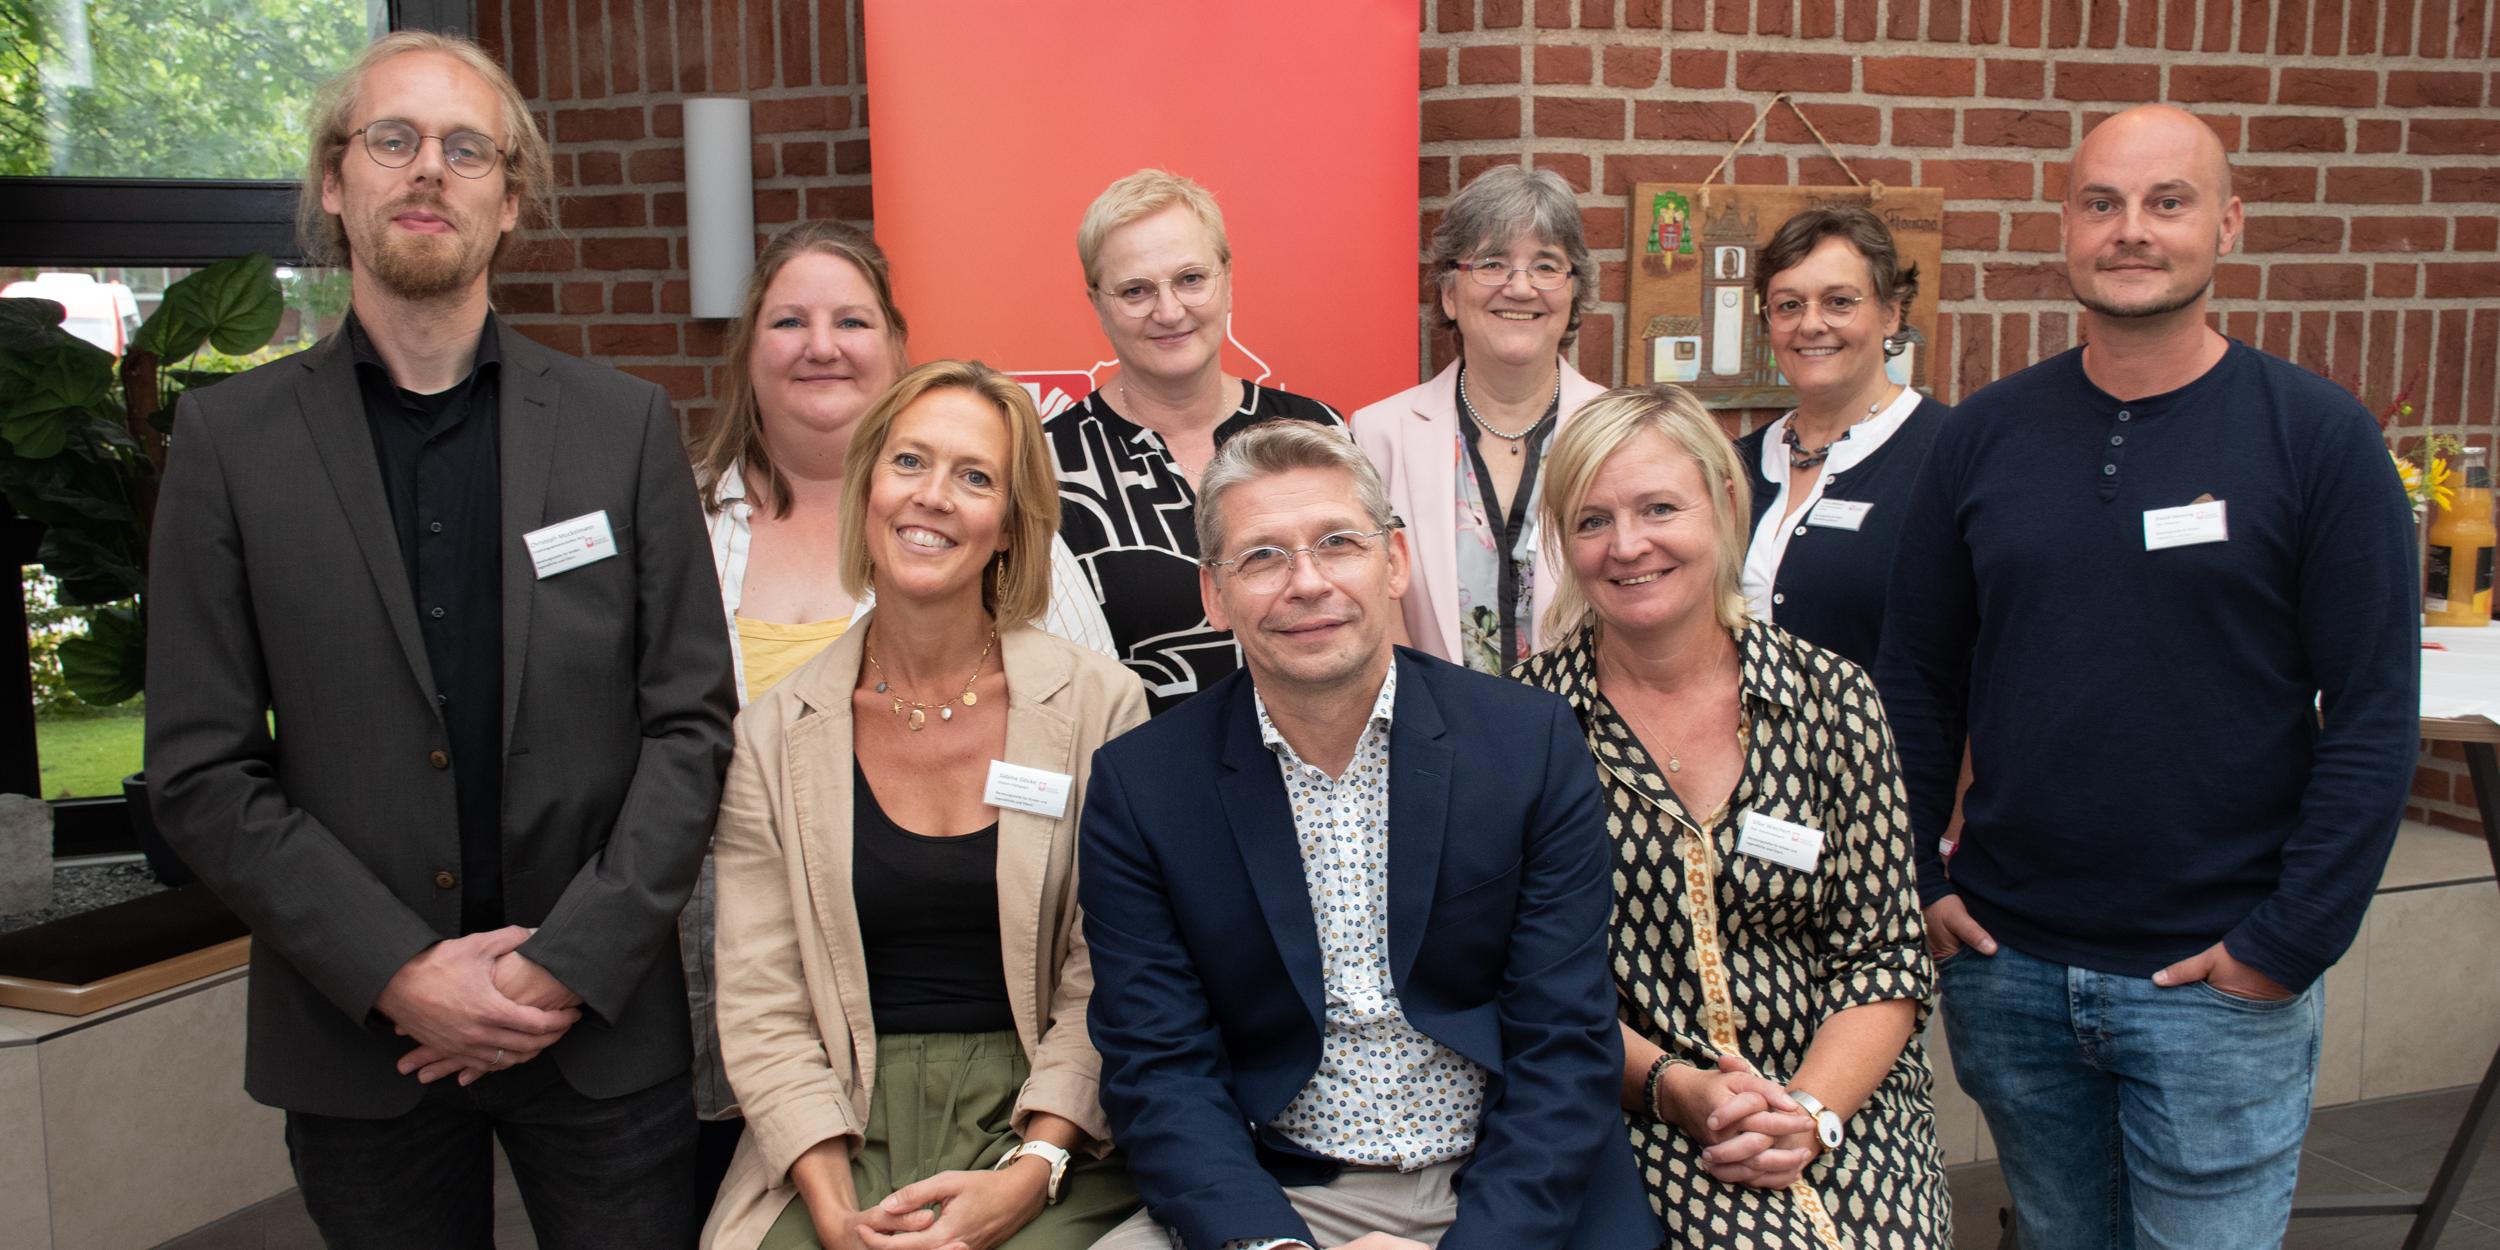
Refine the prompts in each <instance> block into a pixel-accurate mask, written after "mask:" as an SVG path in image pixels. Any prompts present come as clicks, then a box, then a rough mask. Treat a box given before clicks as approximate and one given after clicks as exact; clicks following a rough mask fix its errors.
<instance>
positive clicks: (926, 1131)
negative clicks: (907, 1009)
mask: <svg viewBox="0 0 2500 1250" xmlns="http://www.w3.org/2000/svg"><path fill="white" fill-rule="evenodd" d="M1031 1071H1032V1069H1031V1066H1030V1065H1029V1064H1027V1063H1026V1062H1025V1058H1024V1047H1023V1046H1022V1045H1021V1044H1020V1043H1018V1042H1017V1040H1016V1035H1015V1034H1013V1033H906V1034H902V1035H899V1036H890V1037H880V1038H878V1039H877V1088H876V1093H875V1094H874V1095H873V1096H872V1097H871V1098H870V1099H869V1103H868V1130H867V1140H866V1141H865V1142H863V1143H862V1144H861V1146H860V1150H859V1156H858V1157H857V1158H855V1159H853V1160H852V1161H851V1186H852V1190H853V1192H854V1193H855V1194H856V1195H857V1197H858V1201H859V1205H860V1209H862V1210H866V1209H867V1208H868V1206H869V1205H870V1204H872V1203H877V1202H882V1201H884V1200H885V1196H886V1195H887V1194H890V1193H893V1192H894V1191H895V1190H897V1189H901V1188H902V1187H903V1186H905V1185H908V1184H911V1183H912V1182H914V1181H921V1180H927V1179H928V1178H929V1177H932V1176H935V1175H937V1174H938V1173H940V1172H955V1171H966V1172H969V1171H981V1170H984V1169H987V1168H989V1167H991V1166H992V1165H994V1164H996V1163H997V1162H998V1161H999V1160H1000V1159H1001V1158H1004V1157H1005V1156H1006V1154H1007V1152H1008V1151H1009V1150H1012V1149H1014V1148H1015V1146H1016V1143H1017V1142H1018V1141H1020V1140H1021V1139H1020V1138H1018V1137H1017V1136H1016V1133H1015V1130H1014V1129H1013V1128H1012V1127H1010V1123H1009V1122H1010V1120H1011V1118H1012V1117H1013V1115H1014V1113H1015V1106H1016V1094H1017V1092H1018V1091H1019V1090H1021V1089H1023V1088H1024V1081H1025V1078H1026V1077H1027V1076H1028V1075H1030V1073H1031ZM1136 1209H1137V1191H1136V1190H1134V1189H1132V1188H1130V1187H1129V1183H1128V1172H1127V1170H1126V1169H1125V1168H1124V1167H1122V1166H1121V1163H1120V1156H1119V1155H1118V1154H1117V1153H1114V1154H1112V1155H1110V1156H1108V1157H1106V1158H1101V1159H1096V1158H1092V1157H1090V1156H1088V1155H1085V1154H1083V1153H1079V1154H1078V1155H1077V1156H1076V1157H1075V1158H1073V1159H1070V1160H1069V1161H1068V1174H1067V1178H1066V1179H1065V1180H1064V1181H1062V1182H1061V1184H1060V1187H1059V1201H1058V1202H1056V1203H1054V1204H1052V1205H1050V1206H1046V1207H1043V1208H1042V1213H1041V1214H1040V1215H1037V1216H1035V1217H1033V1222H1032V1223H1030V1224H1027V1225H1025V1226H1024V1227H1023V1228H1021V1229H1018V1230H1017V1231H1016V1234H1015V1236H1013V1237H1010V1238H1008V1239H1007V1240H1006V1241H1005V1242H1003V1243H1001V1244H1000V1246H999V1248H998V1250H1086V1247H1088V1246H1091V1245H1093V1244H1094V1241H1095V1240H1096V1239H1097V1238H1099V1237H1101V1236H1102V1235H1103V1234H1104V1233H1107V1232H1109V1231H1111V1230H1112V1228H1114V1227H1116V1226H1117V1225H1118V1224H1119V1223H1120V1221H1122V1220H1124V1219H1127V1218H1128V1216H1129V1213H1131V1212H1133V1211H1135V1210H1136ZM818 1247H819V1243H818V1242H817V1240H816V1226H815V1224H814V1223H813V1222H812V1221H810V1220H809V1219H808V1215H807V1203H806V1202H805V1201H803V1200H801V1199H797V1198H793V1199H791V1200H790V1205H789V1206H787V1207H784V1208H782V1212H781V1218H779V1219H777V1220H775V1221H773V1227H772V1231H770V1232H768V1233H766V1234H764V1240H763V1242H762V1243H761V1244H760V1245H759V1246H758V1247H757V1250H818Z"/></svg>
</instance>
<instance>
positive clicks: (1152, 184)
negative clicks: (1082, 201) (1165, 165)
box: [1076, 169, 1233, 288]
mask: <svg viewBox="0 0 2500 1250" xmlns="http://www.w3.org/2000/svg"><path fill="white" fill-rule="evenodd" d="M1175 204H1178V205H1180V206H1181V207H1183V208H1186V209H1188V210H1189V213H1190V216H1193V217H1196V218H1197V219H1198V224H1199V225H1201V226H1204V227H1206V230H1207V237H1208V238H1209V239H1212V240H1214V241H1215V263H1217V264H1219V265H1229V264H1231V263H1233V245H1232V241H1231V240H1230V239H1228V238H1226V237H1225V235H1224V210H1222V209H1220V208H1217V207H1216V206H1215V197H1214V196H1213V195H1210V194H1208V192H1207V189H1206V188H1205V187H1202V186H1199V185H1198V184H1197V183H1195V182H1192V181H1190V180H1189V179H1187V178H1183V177H1181V176H1180V175H1179V174H1175V173H1167V172H1165V171H1163V170H1160V169H1141V170H1138V171H1137V172H1136V173H1133V174H1130V175H1129V176H1128V177H1126V178H1122V179H1120V180H1119V181H1118V182H1114V183H1112V184H1111V185H1110V186H1107V187H1104V188H1103V189H1102V194H1100V195H1097V196H1095V197H1094V202H1093V203H1091V204H1088V205H1086V206H1085V220H1083V221H1081V222H1079V223H1077V227H1076V259H1077V263H1078V264H1081V265H1083V266H1084V267H1085V285H1086V286H1087V287H1089V288H1090V287H1093V286H1095V285H1097V284H1099V283H1100V282H1101V281H1102V275H1101V274H1099V273H1096V272H1094V260H1095V258H1096V257H1098V256H1100V255H1101V254H1102V243H1103V240H1105V239H1108V238H1110V237H1111V232H1112V231H1114V230H1117V229H1119V228H1120V227H1122V226H1125V225H1128V224H1129V223H1131V222H1134V221H1139V220H1142V219H1144V218H1147V217H1151V216H1153V215H1154V214H1156V213H1159V212H1162V211H1163V210H1164V209H1167V208H1170V207H1171V206H1173V205H1175Z"/></svg>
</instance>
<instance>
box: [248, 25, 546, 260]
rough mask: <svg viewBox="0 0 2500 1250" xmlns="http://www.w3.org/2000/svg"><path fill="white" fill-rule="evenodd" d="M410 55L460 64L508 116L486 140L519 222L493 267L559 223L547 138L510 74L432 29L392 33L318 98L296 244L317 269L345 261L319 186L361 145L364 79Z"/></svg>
mask: <svg viewBox="0 0 2500 1250" xmlns="http://www.w3.org/2000/svg"><path fill="white" fill-rule="evenodd" d="M411 52H431V53H434V54H435V55H437V56H447V57H450V58H451V59H452V60H455V61H458V62H460V64H461V67H462V68H464V69H466V70H468V71H469V72H470V73H472V74H475V75H477V76H478V78H479V79H480V80H481V81H483V82H485V84H486V85H487V87H488V88H489V89H490V90H492V91H493V92H494V93H495V99H496V101H497V104H498V107H499V109H500V110H501V112H502V113H503V116H502V117H501V118H499V119H498V120H497V121H496V122H495V126H496V128H497V130H498V132H499V133H496V134H493V135H489V136H488V138H491V139H493V140H494V141H495V142H496V143H498V144H500V145H502V147H503V160H502V161H500V162H499V163H497V165H496V166H495V172H496V173H499V174H501V175H503V189H504V194H506V195H509V196H511V197H513V199H515V200H517V201H519V203H520V205H521V220H520V224H518V225H517V226H515V227H514V228H513V229H511V230H509V231H506V232H505V233H504V236H503V238H502V239H501V240H499V241H498V242H497V243H496V244H495V255H494V263H496V264H501V263H502V262H503V261H504V259H505V258H506V257H508V256H510V255H511V253H512V249H513V248H515V247H517V246H519V243H518V240H519V239H520V237H521V232H522V231H524V230H529V229H534V228H537V227H541V226H547V225H550V224H552V223H553V222H554V221H555V211H554V210H555V185H556V178H555V164H554V160H553V158H552V157H550V156H549V155H548V148H547V137H546V136H545V135H542V134H540V133H539V132H538V123H537V122H535V121H532V120H531V119H530V108H529V102H528V101H527V100H524V99H522V98H521V89H520V87H518V86H517V85H515V84H514V83H513V81H512V75H510V74H508V73H505V72H504V67H503V66H502V65H500V64H498V63H497V62H496V60H495V58H494V57H493V56H491V55H489V54H488V53H487V51H486V50H485V49H484V48H481V47H479V46H477V44H476V43H474V42H472V41H470V40H467V39H463V38H461V37H459V36H457V35H441V34H436V33H435V32H433V31H430V30H395V31H392V32H391V33H390V34H387V35H384V36H382V37H381V38H379V39H376V40H374V41H373V42H372V43H370V44H367V45H366V46H365V50H364V51H363V52H362V53H360V54H358V56H357V57H356V62H355V64H353V65H350V66H348V67H347V68H346V69H345V70H342V71H340V73H339V74H338V76H337V77H335V78H332V79H330V80H329V81H328V82H325V83H323V84H321V86H320V88H319V89H318V90H316V91H315V92H314V93H313V100H312V108H311V117H310V120H311V123H312V125H311V129H312V150H311V152H310V153H309V154H308V155H307V156H306V158H305V161H304V185H303V188H302V189H301V190H300V191H299V192H297V194H296V197H295V235H296V240H297V241H298V242H300V243H301V244H303V247H304V259H305V260H307V261H308V262H310V263H312V264H315V265H339V264H344V263H346V261H347V259H348V255H347V252H348V247H347V229H346V227H345V226H342V225H341V224H340V223H339V219H338V214H336V213H332V212H328V211H326V210H324V209H323V208H322V207H321V186H322V180H323V179H325V178H328V177H330V176H331V175H334V174H337V173H338V172H339V162H340V161H341V160H343V159H344V158H345V157H346V155H347V150H348V148H349V147H350V146H351V145H353V144H354V143H355V141H356V140H355V138H354V135H353V134H352V132H353V131H354V130H355V129H356V127H355V125H354V123H355V119H356V110H357V109H358V108H360V107H362V106H363V103H364V88H365V75H367V74H370V73H372V72H373V67H375V66H377V65H380V64H381V63H382V62H384V61H387V60H390V59H391V58H393V57H397V56H405V55H407V54H408V53H411ZM446 176H457V175H449V174H448V173H447V175H446Z"/></svg>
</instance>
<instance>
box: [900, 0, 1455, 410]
mask: <svg viewBox="0 0 2500 1250" xmlns="http://www.w3.org/2000/svg"><path fill="white" fill-rule="evenodd" d="M865 25H866V29H867V36H866V42H867V48H868V88H869V89H868V95H869V99H870V100H871V101H872V102H873V103H872V105H871V107H870V110H869V136H870V145H871V150H872V151H873V152H874V154H875V155H874V159H875V161H876V177H875V180H874V194H875V197H876V215H877V216H876V229H877V240H878V242H880V243H881V244H883V245H884V247H885V249H886V252H887V253H888V254H889V255H890V256H891V257H892V258H893V261H894V273H895V280H896V287H897V290H896V298H897V299H898V300H899V301H900V302H901V304H902V307H903V311H904V313H905V315H907V316H908V317H909V318H910V319H911V325H912V343H911V347H912V357H913V358H914V359H915V360H933V359H937V358H939V357H944V356H962V357H970V358H974V359H978V360H982V361H986V362H988V363H989V364H991V365H993V366H996V367H998V368H1000V369H1005V370H1007V371H1009V372H1012V373H1015V374H1017V375H1018V376H1020V377H1022V378H1023V379H1024V380H1025V381H1026V383H1027V384H1028V385H1029V386H1031V387H1032V388H1034V389H1035V391H1036V392H1037V398H1038V399H1039V400H1040V402H1041V403H1042V410H1043V412H1044V414H1045V415H1047V414H1049V413H1051V412H1054V411H1056V410H1057V409H1059V408H1063V407H1065V406H1067V405H1068V404H1070V403H1073V402H1074V401H1075V400H1077V399H1079V398H1082V397H1083V396H1084V394H1085V393H1086V391H1087V389H1089V387H1090V386H1091V385H1092V384H1093V383H1094V382H1097V381H1108V380H1110V378H1111V377H1112V376H1113V375H1114V373H1115V370H1116V366H1115V365H1114V364H1113V362H1112V361H1111V359H1110V357H1111V348H1110V344H1109V342H1108V341H1107V340H1105V339H1104V337H1103V334H1102V329H1101V326H1100V324H1099V323H1098V322H1097V320H1096V318H1095V316H1094V312H1093V308H1092V305H1091V303H1090V301H1088V299H1087V298H1086V292H1085V275H1084V272H1083V270H1082V268H1081V267H1080V266H1079V265H1078V263H1077V257H1076V227H1077V222H1078V221H1079V219H1081V218H1082V217H1083V216H1084V213H1085V206H1086V205H1088V204H1090V203H1092V202H1093V199H1094V197H1095V196H1096V195H1098V194H1100V193H1101V191H1102V189H1103V188H1104V187H1106V186H1108V185H1110V183H1111V182H1112V180H1114V179H1116V178H1119V177H1122V176H1123V175H1126V174H1129V173H1133V172H1135V171H1136V170H1138V169H1140V168H1144V167H1147V166H1156V167H1160V168H1164V169H1168V170H1170V171H1172V172H1173V173H1177V174H1182V175H1185V176H1187V177H1190V178H1193V179H1196V180H1197V181H1198V182H1199V183H1201V184H1202V185H1204V186H1205V187H1206V188H1207V189H1208V190H1209V191H1212V192H1213V193H1214V194H1215V197H1216V201H1217V202H1218V203H1219V204H1220V205H1221V206H1222V207H1223V210H1224V224H1225V229H1226V232H1227V233H1228V235H1229V236H1230V238H1231V242H1232V249H1233V268H1232V274H1231V282H1232V291H1233V324H1232V343H1231V346H1230V347H1229V348H1228V350H1227V352H1226V368H1227V369H1228V370H1230V371H1231V372H1233V373H1236V374H1238V375H1240V376H1242V377H1246V378H1251V379H1262V378H1264V379H1265V380H1266V381H1267V382H1268V383H1270V384H1272V385H1276V386H1281V387H1283V388H1285V389H1287V390H1291V391H1295V392H1298V393H1301V394H1304V395H1309V396H1311V397H1312V398H1315V399H1319V400H1322V401H1324V402H1326V403H1328V404H1329V405H1331V406H1333V407H1335V408H1337V409H1338V410H1339V411H1341V412H1349V411H1352V410H1353V409H1355V408H1357V407H1360V406H1362V405H1364V404H1367V403H1370V402H1371V401H1373V400H1375V399H1379V398H1381V397H1382V396H1384V395H1388V394H1391V393H1393V392H1395V391H1399V390H1403V389H1405V388H1406V387H1408V386H1412V385H1414V383H1415V381H1416V379H1417V370H1416V352H1417V349H1418V345H1419V343H1420V341H1421V338H1420V335H1419V333H1418V322H1417V318H1416V304H1417V296H1416V290H1417V288H1416V268H1415V265H1416V254H1417V243H1416V233H1415V228H1416V202H1415V168H1416V155H1417V141H1416V97H1417V84H1416V8H1415V4H1414V0H1259V2H1256V3H1252V2H1249V0H1220V2H1219V0H1184V2H1183V3H1177V4H1176V3H1170V2H1169V0H1166V2H1164V3H1158V4H1147V3H1140V2H1137V0H869V3H868V6H867V11H866V15H865Z"/></svg>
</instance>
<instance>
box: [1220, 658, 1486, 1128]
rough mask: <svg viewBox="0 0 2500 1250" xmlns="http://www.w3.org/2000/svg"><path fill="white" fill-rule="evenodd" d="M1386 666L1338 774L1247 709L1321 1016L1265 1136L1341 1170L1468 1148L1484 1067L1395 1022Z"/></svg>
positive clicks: (1391, 692) (1391, 703) (1390, 685)
mask: <svg viewBox="0 0 2500 1250" xmlns="http://www.w3.org/2000/svg"><path fill="white" fill-rule="evenodd" d="M1397 693H1398V672H1397V665H1396V664H1394V663H1393V664H1391V665H1390V666H1389V675H1388V677H1387V679H1386V680H1384V681H1382V682H1381V683H1380V697H1379V698H1378V699H1377V700H1375V701H1374V702H1373V704H1372V713H1371V722H1370V724H1369V725H1367V726H1366V727H1365V728H1364V730H1363V737H1362V739H1361V740H1360V741H1359V742H1357V743H1356V744H1355V748H1354V759H1353V762H1351V763H1349V764H1348V765H1347V766H1346V770H1345V775H1344V776H1343V777H1341V778H1336V779H1331V778H1330V777H1329V776H1328V774H1327V773H1324V772H1322V771H1320V770H1319V769H1318V768H1317V767H1315V766H1313V765H1311V764H1307V763H1304V762H1303V760H1302V758H1301V757H1300V756H1299V755H1296V754H1295V753H1294V749H1293V747H1292V746H1291V745H1290V744H1288V743H1287V742H1286V741H1285V738H1284V735H1283V734H1281V733H1278V732H1277V730H1276V724H1275V722H1274V721H1272V720H1270V719H1268V715H1267V703H1266V701H1265V700H1263V699H1262V700H1256V702H1257V706H1258V715H1259V737H1260V739H1261V740H1262V741H1264V742H1265V743H1266V744H1267V748H1268V749H1269V750H1271V751H1274V752H1275V753H1276V762H1277V766H1278V767H1279V768H1281V769H1282V770H1283V772H1284V779H1285V795H1286V798H1287V799H1288V800H1290V801H1291V803H1292V804H1293V824H1294V833H1295V835H1296V836H1297V838H1298V839H1299V840H1300V841H1301V844H1302V875H1303V880H1304V882H1305V884H1306V885H1307V886H1308V887H1309V889H1310V892H1311V915H1312V918H1313V920H1314V921H1316V923H1317V925H1318V928H1319V949H1320V972H1321V976H1322V981H1323V984H1324V985H1325V986H1326V997H1327V1018H1326V1022H1325V1028H1324V1029H1323V1030H1322V1031H1321V1039H1320V1056H1319V1068H1318V1070H1317V1071H1315V1072H1313V1073H1312V1074H1311V1081H1310V1084H1308V1085H1305V1086H1303V1087H1302V1092H1301V1094H1300V1095H1298V1096H1296V1097H1295V1098H1294V1100H1293V1102H1292V1103H1291V1104H1290V1105H1288V1106H1287V1107H1286V1108H1285V1109H1284V1111H1283V1112H1282V1113H1281V1114H1279V1115H1278V1116H1277V1117H1276V1120H1275V1122H1274V1124H1273V1125H1272V1127H1274V1128H1275V1129H1276V1130H1277V1131H1278V1132H1280V1133H1283V1134H1284V1135H1285V1136H1286V1137H1288V1138H1291V1139H1292V1140H1293V1141H1294V1142H1295V1143H1296V1144H1297V1145H1300V1146H1302V1147H1303V1148H1304V1149H1306V1150H1310V1151H1313V1152H1315V1153H1318V1154H1322V1155H1325V1156H1327V1157H1329V1158H1331V1159H1336V1160H1339V1161H1341V1162H1345V1163H1357V1164H1366V1165H1370V1166H1374V1167H1394V1168H1397V1169H1398V1170H1400V1171H1403V1172H1413V1171H1418V1170H1420V1169H1423V1168H1426V1167H1430V1166H1432V1165H1433V1164H1435V1163H1441V1162H1444V1161H1447V1160H1450V1159H1455V1158H1459V1157H1460V1156H1462V1155H1465V1154H1467V1153H1468V1152H1470V1151H1472V1150H1474V1149H1475V1147H1476V1121H1477V1119H1478V1117H1479V1116H1481V1115H1482V1113H1483V1110H1484V1087H1485V1074H1484V1069H1482V1068H1479V1067H1477V1066H1476V1065H1475V1064H1474V1063H1472V1062H1470V1061H1469V1060H1467V1059H1465V1058H1463V1057H1461V1056H1460V1055H1459V1054H1458V1053H1457V1052H1456V1051H1453V1050H1451V1049H1450V1048H1449V1047H1447V1046H1443V1045H1442V1044H1441V1043H1439V1042H1436V1041H1434V1040H1432V1039H1431V1038H1429V1037H1426V1036H1424V1035H1423V1034H1422V1033H1421V1032H1419V1031H1417V1030H1416V1028H1415V1026H1413V1025H1411V1024H1409V1023H1407V1020H1406V1013H1405V1011H1404V1010H1402V1009H1401V1008H1400V1007H1399V1006H1398V995H1397V989H1396V987H1395V986H1394V985H1392V984H1391V983H1390V978H1389V920H1388V916H1389V724H1390V716H1391V711H1392V709H1393V708H1394V707H1395V705H1396V702H1397Z"/></svg>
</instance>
